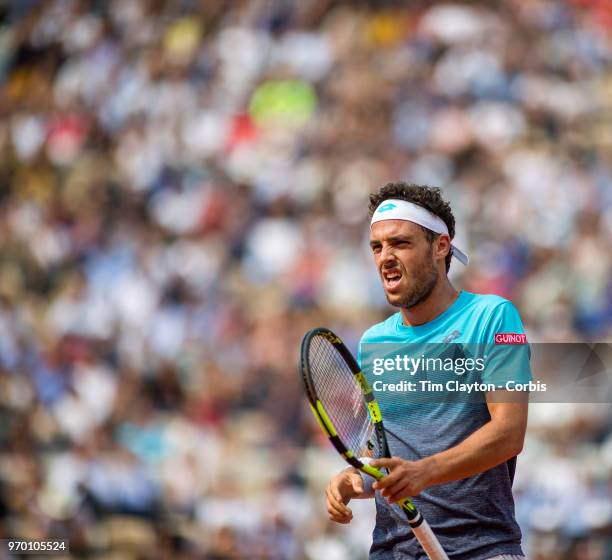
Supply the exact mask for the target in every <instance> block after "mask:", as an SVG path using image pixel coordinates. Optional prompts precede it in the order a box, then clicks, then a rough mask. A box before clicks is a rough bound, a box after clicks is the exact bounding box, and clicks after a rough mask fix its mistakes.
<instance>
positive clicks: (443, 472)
mask: <svg viewBox="0 0 612 560" xmlns="http://www.w3.org/2000/svg"><path fill="white" fill-rule="evenodd" d="M496 393H498V394H496V395H495V401H499V400H504V399H503V397H507V399H506V400H508V401H510V400H514V401H515V402H493V400H494V399H493V398H491V396H492V395H491V394H489V395H488V396H487V407H488V409H489V413H490V415H491V420H490V421H489V422H487V423H486V424H485V425H484V426H482V427H481V428H480V429H478V430H476V431H475V432H474V433H473V434H471V435H470V436H468V437H467V438H466V439H465V440H463V441H462V442H461V443H460V444H458V445H456V446H455V447H451V448H450V449H447V450H446V451H442V452H440V453H436V454H435V455H431V456H430V457H426V458H424V459H421V460H419V461H406V460H404V459H400V458H399V457H393V458H391V459H376V460H374V461H372V463H371V464H372V466H375V467H379V468H382V467H384V468H388V469H390V471H391V473H390V474H389V476H387V477H385V478H384V479H383V480H380V481H377V482H375V483H374V486H373V487H374V489H375V490H380V491H381V494H382V496H383V497H385V498H387V499H388V500H389V501H390V502H397V501H399V500H400V499H402V498H406V497H409V496H415V495H417V494H419V493H420V492H421V491H422V490H424V489H425V488H428V487H430V486H434V485H435V484H444V483H445V482H451V481H453V480H460V479H462V478H467V477H469V476H473V475H475V474H478V473H481V472H483V471H486V470H489V469H491V468H493V467H495V466H497V465H499V464H501V463H503V462H504V461H507V460H508V459H510V458H511V457H514V456H515V455H518V454H519V453H520V452H521V450H522V448H523V441H524V439H525V430H526V428H527V407H528V404H527V402H526V400H527V396H526V395H525V396H523V397H522V398H523V402H516V394H509V393H508V392H506V391H503V392H501V391H496ZM500 397H502V398H501V399H500Z"/></svg>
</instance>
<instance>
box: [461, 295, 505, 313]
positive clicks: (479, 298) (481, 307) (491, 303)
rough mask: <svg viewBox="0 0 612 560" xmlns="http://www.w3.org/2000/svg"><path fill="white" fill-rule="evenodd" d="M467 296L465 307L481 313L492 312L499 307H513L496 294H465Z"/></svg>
mask: <svg viewBox="0 0 612 560" xmlns="http://www.w3.org/2000/svg"><path fill="white" fill-rule="evenodd" d="M466 295H467V296H468V298H467V299H468V301H467V305H468V306H470V307H473V308H475V309H477V310H478V311H481V312H492V311H494V310H496V309H498V308H500V307H506V306H509V307H514V305H513V303H512V302H511V301H510V300H509V299H506V298H504V297H502V296H498V295H496V294H474V293H471V292H466Z"/></svg>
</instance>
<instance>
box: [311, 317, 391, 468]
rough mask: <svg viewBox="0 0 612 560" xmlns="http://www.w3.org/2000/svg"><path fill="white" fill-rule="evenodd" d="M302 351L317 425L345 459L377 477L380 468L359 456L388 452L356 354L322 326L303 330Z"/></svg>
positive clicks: (377, 415) (370, 393)
mask: <svg viewBox="0 0 612 560" xmlns="http://www.w3.org/2000/svg"><path fill="white" fill-rule="evenodd" d="M300 354H301V357H300V372H301V376H302V381H303V383H304V387H305V389H306V394H307V396H308V400H309V402H310V405H311V408H312V410H313V413H314V414H315V417H316V418H317V420H318V421H319V424H320V425H321V427H322V428H323V430H324V431H325V432H326V433H327V435H328V437H329V439H330V440H331V442H332V444H333V445H334V447H335V448H336V450H337V451H338V452H339V453H340V454H341V455H342V456H343V457H344V458H345V460H346V461H347V462H348V463H350V464H351V465H353V466H354V467H356V468H358V469H360V470H362V471H364V472H367V473H368V474H370V475H372V476H375V477H376V478H379V477H380V476H379V474H382V473H380V471H378V470H377V469H373V468H371V467H368V465H367V464H365V463H364V462H363V461H361V460H360V457H369V458H378V457H387V456H388V447H387V441H386V438H385V434H384V428H383V425H382V418H381V416H380V412H379V409H378V404H377V403H376V401H375V399H374V395H373V394H372V390H371V388H370V386H369V384H368V382H367V381H366V379H365V377H364V376H363V374H362V372H361V370H360V369H359V366H358V364H357V362H356V360H355V358H354V357H353V355H352V354H351V352H350V351H349V349H348V348H347V347H346V346H345V344H344V343H343V342H342V340H341V339H340V337H339V336H337V335H336V334H335V333H333V332H332V331H331V330H329V329H326V328H324V327H319V328H316V329H312V330H311V331H308V332H307V333H306V335H305V336H304V339H303V340H302V346H301V352H300ZM374 471H377V472H376V473H375V472H374Z"/></svg>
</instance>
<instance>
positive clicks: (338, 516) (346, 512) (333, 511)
mask: <svg viewBox="0 0 612 560" xmlns="http://www.w3.org/2000/svg"><path fill="white" fill-rule="evenodd" d="M327 513H328V514H329V518H330V519H332V520H334V521H338V522H339V523H340V522H342V520H351V519H352V518H353V512H352V511H351V510H350V509H349V508H347V507H344V509H343V510H340V509H338V508H337V507H335V506H334V505H333V504H331V503H330V502H327Z"/></svg>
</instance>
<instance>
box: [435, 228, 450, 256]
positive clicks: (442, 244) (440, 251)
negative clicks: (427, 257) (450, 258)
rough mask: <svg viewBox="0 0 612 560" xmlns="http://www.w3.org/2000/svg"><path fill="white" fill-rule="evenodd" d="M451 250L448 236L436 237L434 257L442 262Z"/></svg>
mask: <svg viewBox="0 0 612 560" xmlns="http://www.w3.org/2000/svg"><path fill="white" fill-rule="evenodd" d="M450 250H451V239H450V237H449V236H448V235H444V234H441V235H438V237H437V238H436V240H435V241H434V257H435V258H436V259H442V260H444V259H445V258H446V255H448V253H449V252H450Z"/></svg>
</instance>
